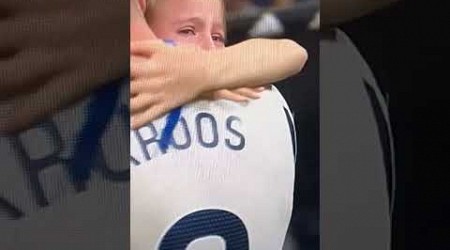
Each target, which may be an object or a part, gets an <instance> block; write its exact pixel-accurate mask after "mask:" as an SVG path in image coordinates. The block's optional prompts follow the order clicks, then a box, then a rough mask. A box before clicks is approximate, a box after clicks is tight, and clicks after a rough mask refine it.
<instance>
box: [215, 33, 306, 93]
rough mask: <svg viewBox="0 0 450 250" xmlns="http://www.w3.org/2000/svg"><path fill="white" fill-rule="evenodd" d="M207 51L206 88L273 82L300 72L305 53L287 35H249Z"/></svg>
mask: <svg viewBox="0 0 450 250" xmlns="http://www.w3.org/2000/svg"><path fill="white" fill-rule="evenodd" d="M207 54H208V55H207V62H208V71H209V72H210V76H211V79H212V81H211V83H212V84H210V85H209V86H206V88H207V89H208V90H209V91H213V90H218V89H232V88H239V87H259V86H264V85H267V84H271V83H275V82H277V81H280V80H283V79H285V78H287V77H290V76H292V75H294V74H296V73H298V72H300V70H301V69H302V68H303V66H304V64H305V62H306V60H307V57H308V55H307V52H306V50H305V49H304V48H302V47H301V46H300V45H298V44H297V43H295V42H294V41H291V40H287V39H279V40H274V39H250V40H247V41H245V42H242V43H239V44H236V45H234V46H230V47H227V48H225V49H221V50H215V51H211V52H209V53H207Z"/></svg>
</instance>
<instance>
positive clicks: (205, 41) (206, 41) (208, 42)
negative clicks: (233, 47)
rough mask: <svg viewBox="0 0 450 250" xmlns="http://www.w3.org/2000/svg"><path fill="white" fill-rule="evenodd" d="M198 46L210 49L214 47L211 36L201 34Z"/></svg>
mask: <svg viewBox="0 0 450 250" xmlns="http://www.w3.org/2000/svg"><path fill="white" fill-rule="evenodd" d="M200 39H201V41H200V46H201V48H202V49H204V50H211V49H214V48H215V43H214V40H213V39H212V37H211V36H210V35H209V34H208V35H203V36H201V38H200Z"/></svg>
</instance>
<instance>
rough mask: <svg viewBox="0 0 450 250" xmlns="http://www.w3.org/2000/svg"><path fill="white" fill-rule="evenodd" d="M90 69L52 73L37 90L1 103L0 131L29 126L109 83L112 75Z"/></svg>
mask: <svg viewBox="0 0 450 250" xmlns="http://www.w3.org/2000/svg"><path fill="white" fill-rule="evenodd" d="M89 71H91V69H84V70H83V69H80V70H76V71H73V72H71V73H66V74H60V75H57V76H54V77H53V78H52V79H51V80H50V81H49V82H48V83H46V84H45V85H42V86H41V87H40V88H38V89H37V90H36V91H34V92H31V93H27V94H23V95H20V96H17V97H15V98H13V99H10V100H8V101H6V102H2V103H0V111H1V112H0V125H1V127H0V130H1V131H0V132H8V133H13V132H17V131H21V130H23V129H26V128H29V127H31V126H32V125H33V124H35V123H37V122H40V121H42V120H43V119H45V118H47V117H48V116H50V115H52V114H54V113H56V112H57V111H59V110H61V109H62V108H65V107H67V106H69V105H71V104H73V103H75V102H76V101H79V100H80V99H81V98H83V97H85V96H87V95H88V94H89V93H91V92H92V91H93V90H94V89H97V88H99V87H101V86H102V85H104V84H106V83H108V79H110V77H111V76H108V74H107V73H105V74H103V75H102V74H100V73H99V72H97V73H99V74H95V75H94V76H92V75H90V74H88V72H89ZM114 77H115V76H114Z"/></svg>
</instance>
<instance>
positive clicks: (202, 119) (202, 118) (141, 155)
mask: <svg viewBox="0 0 450 250" xmlns="http://www.w3.org/2000/svg"><path fill="white" fill-rule="evenodd" d="M190 119H193V120H192V121H190V122H188V121H187V120H186V118H185V117H183V116H181V117H180V120H179V121H178V124H177V125H176V127H175V131H174V133H173V136H172V138H171V139H170V143H169V147H168V149H167V150H164V149H161V148H160V147H159V146H158V145H159V142H160V140H161V137H162V136H161V134H162V128H156V127H155V124H153V123H149V124H147V125H146V126H144V127H142V128H140V129H138V130H134V131H132V132H131V134H130V136H131V138H130V140H131V143H133V141H134V142H137V144H138V145H139V151H140V152H131V155H130V164H131V165H132V166H139V165H141V164H142V162H144V161H151V160H152V159H153V158H154V157H157V156H160V155H164V154H166V153H167V152H168V151H172V150H178V151H180V150H186V149H188V148H190V147H191V146H193V145H198V146H200V147H204V148H215V147H218V146H220V145H221V144H222V145H225V147H226V148H228V149H230V150H233V151H241V150H243V149H244V148H245V136H244V133H242V131H241V126H242V120H241V118H239V117H237V116H233V115H231V116H228V117H227V118H226V119H225V121H224V123H225V124H218V120H219V119H217V118H216V117H215V116H214V115H212V114H210V113H206V112H201V113H198V114H196V115H195V117H192V118H190ZM188 124H189V125H188ZM223 125H224V126H225V129H224V130H223V129H218V127H219V126H220V128H221V127H222V126H223ZM145 131H148V132H149V133H145ZM219 131H220V132H222V131H223V133H224V134H223V135H222V134H219ZM148 134H150V135H148Z"/></svg>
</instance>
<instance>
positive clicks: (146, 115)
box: [131, 105, 170, 129]
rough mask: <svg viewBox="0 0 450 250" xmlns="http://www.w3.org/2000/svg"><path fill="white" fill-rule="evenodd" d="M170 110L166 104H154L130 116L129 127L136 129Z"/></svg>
mask: <svg viewBox="0 0 450 250" xmlns="http://www.w3.org/2000/svg"><path fill="white" fill-rule="evenodd" d="M169 111H170V109H168V107H167V106H164V105H155V106H152V107H151V108H149V109H146V110H145V111H143V112H141V113H138V114H134V115H132V116H131V128H132V129H138V128H141V127H142V126H144V125H145V124H147V123H149V122H152V121H154V120H156V119H158V118H161V117H162V116H163V115H165V114H167V113H168V112H169Z"/></svg>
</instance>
